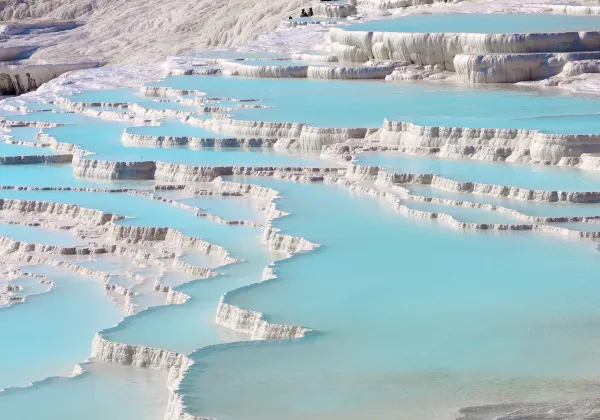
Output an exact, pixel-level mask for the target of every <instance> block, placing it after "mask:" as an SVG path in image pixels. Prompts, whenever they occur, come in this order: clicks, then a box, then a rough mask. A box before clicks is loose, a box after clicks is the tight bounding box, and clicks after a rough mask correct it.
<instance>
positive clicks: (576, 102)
mask: <svg viewBox="0 0 600 420" xmlns="http://www.w3.org/2000/svg"><path fill="white" fill-rule="evenodd" d="M151 85H158V86H169V87H172V88H176V89H198V90H201V91H203V92H206V93H207V94H208V95H209V96H216V97H218V96H221V97H222V96H228V97H233V98H255V99H261V100H262V102H261V105H271V106H273V107H272V108H267V109H240V110H237V111H234V112H233V115H234V116H235V117H236V118H238V119H242V120H260V121H279V122H305V123H308V124H310V125H313V126H318V127H376V128H379V127H381V124H382V122H383V119H384V118H385V117H388V118H390V119H393V120H399V121H409V122H415V123H417V124H423V125H433V126H460V127H462V126H465V127H489V128H521V129H536V130H543V131H547V132H556V133H574V134H590V133H598V132H600V118H597V116H598V106H597V102H596V100H595V99H593V98H591V97H585V96H578V97H575V96H568V95H565V94H560V93H558V92H556V91H553V92H543V91H539V90H528V89H518V88H505V89H499V88H497V87H489V86H487V87H486V86H483V87H465V86H460V87H451V86H448V85H438V84H436V85H432V84H426V83H418V82H404V83H382V82H375V81H358V80H357V81H339V80H337V81H336V80H314V79H297V78H264V79H261V78H242V77H235V78H231V77H221V76H210V77H207V76H173V77H167V78H166V79H165V80H163V81H161V82H158V83H151ZM448 104H452V106H448ZM556 117H560V118H556Z"/></svg>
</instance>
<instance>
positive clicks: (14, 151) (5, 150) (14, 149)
mask: <svg viewBox="0 0 600 420" xmlns="http://www.w3.org/2000/svg"><path fill="white" fill-rule="evenodd" d="M53 154H55V153H54V151H53V150H52V149H50V148H49V147H32V146H21V145H19V144H8V143H4V142H3V141H1V140H0V157H5V156H35V155H53Z"/></svg>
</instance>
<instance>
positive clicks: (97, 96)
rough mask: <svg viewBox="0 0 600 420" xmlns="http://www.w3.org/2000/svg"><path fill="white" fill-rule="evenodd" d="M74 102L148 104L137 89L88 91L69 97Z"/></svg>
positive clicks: (146, 99)
mask: <svg viewBox="0 0 600 420" xmlns="http://www.w3.org/2000/svg"><path fill="white" fill-rule="evenodd" d="M68 98H69V99H70V100H71V101H72V102H101V103H136V102H147V101H148V98H146V97H144V96H142V95H141V94H140V93H139V91H138V90H137V89H99V90H88V91H85V92H82V93H76V94H74V95H70V96H68Z"/></svg>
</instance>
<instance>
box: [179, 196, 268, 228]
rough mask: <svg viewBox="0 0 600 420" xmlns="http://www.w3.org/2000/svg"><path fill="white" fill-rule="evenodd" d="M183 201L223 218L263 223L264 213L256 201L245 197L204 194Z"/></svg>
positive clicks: (264, 220) (264, 219)
mask: <svg viewBox="0 0 600 420" xmlns="http://www.w3.org/2000/svg"><path fill="white" fill-rule="evenodd" d="M182 201H183V202H184V203H186V204H189V205H192V206H197V207H200V208H202V209H205V210H206V212H207V213H210V214H214V215H216V216H219V217H222V218H223V219H225V220H248V221H251V222H255V223H265V222H266V216H265V214H264V213H263V212H262V211H260V210H259V209H258V208H257V205H258V203H257V201H256V200H250V199H248V198H246V197H222V196H205V197H196V198H191V199H185V200H182Z"/></svg>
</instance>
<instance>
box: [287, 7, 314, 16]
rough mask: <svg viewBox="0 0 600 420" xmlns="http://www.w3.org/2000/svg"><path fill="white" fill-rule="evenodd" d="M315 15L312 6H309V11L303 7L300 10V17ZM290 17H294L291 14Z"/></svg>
mask: <svg viewBox="0 0 600 420" xmlns="http://www.w3.org/2000/svg"><path fill="white" fill-rule="evenodd" d="M312 16H313V9H312V7H309V8H308V12H307V11H306V10H304V9H302V12H300V17H301V18H304V17H312ZM288 19H293V18H292V17H291V16H290V17H289V18H288Z"/></svg>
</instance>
